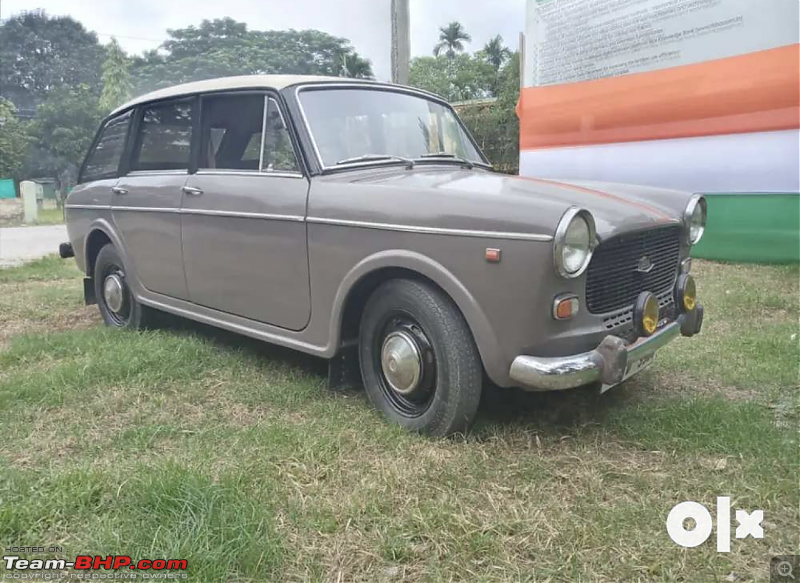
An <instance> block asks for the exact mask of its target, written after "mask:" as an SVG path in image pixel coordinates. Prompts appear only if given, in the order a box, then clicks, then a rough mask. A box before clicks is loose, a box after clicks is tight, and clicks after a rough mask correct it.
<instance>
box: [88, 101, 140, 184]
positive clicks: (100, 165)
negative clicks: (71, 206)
mask: <svg viewBox="0 0 800 583" xmlns="http://www.w3.org/2000/svg"><path fill="white" fill-rule="evenodd" d="M130 121H131V113H130V112H128V113H125V114H123V115H121V116H119V117H116V118H114V119H112V120H111V121H109V122H108V123H107V124H106V126H105V127H104V128H103V131H102V132H101V134H100V138H98V140H97V144H96V145H95V147H94V150H92V152H91V154H89V158H88V159H87V160H86V165H85V166H84V168H83V174H82V175H81V181H82V182H90V181H92V180H102V179H104V178H114V177H116V176H117V171H118V169H119V163H120V160H121V159H122V154H123V152H124V151H125V138H126V136H127V135H128V127H129V126H130Z"/></svg>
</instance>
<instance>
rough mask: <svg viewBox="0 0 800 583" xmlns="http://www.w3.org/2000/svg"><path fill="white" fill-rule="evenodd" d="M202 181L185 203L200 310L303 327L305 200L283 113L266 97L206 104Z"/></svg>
mask: <svg viewBox="0 0 800 583" xmlns="http://www.w3.org/2000/svg"><path fill="white" fill-rule="evenodd" d="M201 110H202V115H201V121H200V127H201V139H200V146H199V148H198V150H199V159H198V170H197V173H196V174H193V175H192V176H190V177H189V179H188V181H187V183H186V186H185V188H184V194H183V203H182V206H181V218H182V239H183V260H184V269H185V272H186V280H187V283H188V288H189V297H190V300H191V301H192V302H194V303H196V304H199V305H202V306H207V307H210V308H214V309H217V310H221V311H223V312H227V313H230V314H235V315H238V316H243V317H245V318H249V319H252V320H257V321H259V322H265V323H269V324H273V325H275V326H279V327H282V328H286V329H289V330H300V329H302V328H304V327H305V326H306V324H307V323H308V320H309V317H310V315H311V297H310V291H309V274H308V250H307V241H306V225H305V213H306V199H307V196H308V190H309V183H308V180H307V179H306V178H305V177H304V175H303V174H302V173H301V171H300V167H299V165H298V162H297V157H296V154H295V148H294V146H293V143H292V140H291V137H290V135H289V132H288V129H287V127H286V124H285V122H284V119H285V118H284V116H283V112H282V111H281V109H280V106H279V104H278V102H277V100H276V98H275V96H270V95H269V94H266V93H264V92H257V93H241V92H240V93H227V94H217V95H213V94H212V95H208V96H205V97H203V99H202V105H201Z"/></svg>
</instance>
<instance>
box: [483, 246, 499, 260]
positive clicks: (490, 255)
mask: <svg viewBox="0 0 800 583" xmlns="http://www.w3.org/2000/svg"><path fill="white" fill-rule="evenodd" d="M486 261H488V262H489V263H500V249H487V250H486Z"/></svg>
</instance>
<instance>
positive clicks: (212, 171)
mask: <svg viewBox="0 0 800 583" xmlns="http://www.w3.org/2000/svg"><path fill="white" fill-rule="evenodd" d="M194 175H195V176H215V175H216V176H271V177H273V178H305V176H303V175H302V174H300V173H299V172H259V171H258V170H225V169H224V168H223V169H216V168H212V169H205V170H198V171H197V172H195V173H194Z"/></svg>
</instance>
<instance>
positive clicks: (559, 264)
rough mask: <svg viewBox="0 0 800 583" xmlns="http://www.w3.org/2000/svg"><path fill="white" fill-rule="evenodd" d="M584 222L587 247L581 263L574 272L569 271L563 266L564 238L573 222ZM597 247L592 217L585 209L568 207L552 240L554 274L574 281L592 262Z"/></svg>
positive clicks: (595, 230) (595, 229)
mask: <svg viewBox="0 0 800 583" xmlns="http://www.w3.org/2000/svg"><path fill="white" fill-rule="evenodd" d="M581 220H582V221H584V222H585V223H586V227H587V228H588V231H589V242H588V247H587V249H586V251H585V254H586V256H585V257H584V260H583V263H582V264H581V266H580V268H579V269H577V270H576V271H572V272H571V271H569V270H568V269H567V268H566V266H565V265H564V251H565V249H566V236H567V232H568V231H569V229H570V226H571V225H572V224H573V222H574V221H581ZM596 246H597V228H596V227H595V222H594V217H593V216H592V213H590V212H589V211H588V210H586V209H582V208H578V207H570V208H569V209H567V212H565V213H564V215H563V216H562V217H561V220H560V221H559V222H558V227H557V228H556V234H555V237H554V238H553V260H554V263H555V268H556V273H558V275H560V276H561V277H563V278H565V279H575V278H577V277H580V276H581V275H583V274H584V272H585V271H586V269H587V268H588V267H589V262H590V261H591V260H592V254H593V253H594V249H595V247H596Z"/></svg>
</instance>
